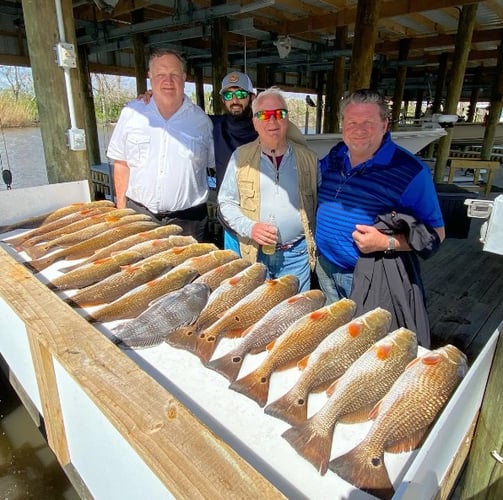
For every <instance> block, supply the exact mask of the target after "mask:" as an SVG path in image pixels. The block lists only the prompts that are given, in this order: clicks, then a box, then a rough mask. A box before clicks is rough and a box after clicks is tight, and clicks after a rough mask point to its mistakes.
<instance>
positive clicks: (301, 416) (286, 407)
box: [264, 391, 307, 425]
mask: <svg viewBox="0 0 503 500" xmlns="http://www.w3.org/2000/svg"><path fill="white" fill-rule="evenodd" d="M264 412H265V413H267V414H268V415H271V416H272V417H276V418H279V419H281V420H284V421H285V422H287V423H289V424H290V425H298V424H300V423H302V422H304V421H305V420H306V418H307V397H300V396H298V395H297V394H296V392H294V391H289V392H287V393H286V394H285V395H284V396H281V397H280V398H279V399H277V400H276V401H273V402H272V403H271V404H270V405H268V406H266V407H265V409H264Z"/></svg>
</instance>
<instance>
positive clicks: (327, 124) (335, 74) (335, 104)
mask: <svg viewBox="0 0 503 500" xmlns="http://www.w3.org/2000/svg"><path fill="white" fill-rule="evenodd" d="M347 38H348V27H347V26H339V27H338V28H337V29H336V31H335V49H336V50H344V49H345V48H346V43H347ZM345 68H346V58H345V57H344V56H337V57H335V58H334V62H333V67H332V71H331V73H329V75H327V91H326V102H325V119H324V123H323V132H324V133H326V134H328V133H335V132H338V131H339V129H340V116H339V108H340V103H341V99H342V96H343V94H344V82H345V78H344V70H345Z"/></svg>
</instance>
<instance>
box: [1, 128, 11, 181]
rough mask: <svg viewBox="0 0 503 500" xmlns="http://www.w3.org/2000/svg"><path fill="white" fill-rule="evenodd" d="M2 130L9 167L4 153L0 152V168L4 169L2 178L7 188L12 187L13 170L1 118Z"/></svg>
mask: <svg viewBox="0 0 503 500" xmlns="http://www.w3.org/2000/svg"><path fill="white" fill-rule="evenodd" d="M0 130H1V131H2V140H3V145H4V148H5V159H6V160H7V168H4V166H3V158H2V153H1V152H0V168H1V169H2V179H3V181H4V183H5V185H6V186H7V189H12V172H11V170H10V165H9V154H8V152H7V141H6V140H5V135H4V132H3V123H2V119H1V118H0Z"/></svg>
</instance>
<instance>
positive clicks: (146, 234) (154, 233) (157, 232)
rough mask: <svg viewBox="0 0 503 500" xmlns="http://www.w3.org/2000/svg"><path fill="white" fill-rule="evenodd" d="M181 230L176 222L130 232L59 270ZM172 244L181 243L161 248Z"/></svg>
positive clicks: (68, 268)
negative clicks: (83, 258)
mask: <svg viewBox="0 0 503 500" xmlns="http://www.w3.org/2000/svg"><path fill="white" fill-rule="evenodd" d="M181 232H182V228H181V227H180V226H178V225H176V224H168V225H166V226H157V227H155V228H154V229H150V230H149V231H142V232H140V233H136V234H132V235H131V236H128V237H127V238H123V239H122V240H119V241H116V242H115V243H112V244H111V245H107V246H106V247H104V248H100V249H99V250H97V251H96V252H94V253H93V254H92V255H91V256H90V257H88V258H87V259H85V260H83V261H82V262H79V263H78V264H76V265H74V266H69V267H66V268H64V269H60V271H61V272H68V271H71V270H73V269H75V268H77V267H79V266H82V265H84V264H88V263H90V262H94V261H95V260H98V259H104V258H106V257H110V256H111V255H112V254H113V253H116V252H122V251H123V250H130V249H131V248H132V247H133V246H135V245H139V244H141V243H145V242H148V241H155V240H164V239H167V238H169V237H170V236H175V235H179V234H180V233H181ZM182 238H188V240H187V241H189V240H190V241H189V242H190V243H196V239H195V238H193V237H192V236H183V237H182ZM172 241H173V240H172ZM187 244H188V243H187ZM174 246H181V244H180V243H174V242H173V244H172V245H171V246H169V247H166V248H163V250H167V249H168V248H172V247H174ZM144 257H147V255H144Z"/></svg>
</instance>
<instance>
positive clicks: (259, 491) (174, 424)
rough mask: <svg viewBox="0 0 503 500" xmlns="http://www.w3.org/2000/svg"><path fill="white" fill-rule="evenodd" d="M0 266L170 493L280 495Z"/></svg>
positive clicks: (68, 313) (40, 336)
mask: <svg viewBox="0 0 503 500" xmlns="http://www.w3.org/2000/svg"><path fill="white" fill-rule="evenodd" d="M39 1H40V0H37V3H38V2H39ZM0 270H1V274H2V280H0V297H1V298H2V300H4V301H5V302H6V303H7V304H8V305H9V307H10V308H11V309H12V311H13V312H14V313H15V314H16V315H17V316H18V317H19V318H20V320H21V321H23V322H24V324H25V325H26V328H27V329H28V330H29V332H30V335H31V336H32V337H33V338H34V340H35V342H36V343H37V344H38V345H40V346H42V347H43V349H45V350H46V351H47V352H49V353H50V354H51V356H52V357H53V358H54V359H55V360H57V362H58V363H59V365H61V368H62V369H63V370H65V371H66V372H67V373H68V374H69V376H70V377H72V378H73V379H74V380H75V383H76V384H78V385H79V386H80V388H81V389H82V390H83V391H84V393H85V394H86V396H87V397H88V398H89V399H90V400H91V401H92V402H94V404H95V405H96V407H97V410H98V411H100V412H101V413H103V414H104V415H105V417H106V418H107V419H108V421H109V422H110V423H111V425H113V426H114V427H115V428H116V429H117V431H118V432H119V433H120V434H121V435H122V436H123V437H124V439H125V440H127V442H128V443H129V444H130V445H131V447H132V448H133V449H134V450H135V451H136V452H137V453H138V454H139V456H140V457H141V459H142V460H143V461H144V462H145V464H146V465H147V466H148V467H149V468H150V469H151V470H152V471H153V473H154V474H156V475H157V476H158V477H159V479H160V480H161V481H162V482H163V484H165V485H166V488H167V489H168V490H169V492H170V493H171V495H172V496H174V497H175V498H201V497H204V498H207V499H221V498H268V499H269V498H271V499H275V498H278V499H280V498H285V497H284V495H283V494H282V493H280V492H279V491H278V490H277V488H276V487H274V486H273V485H272V484H271V483H270V482H269V481H268V480H267V479H265V478H264V476H262V475H261V474H260V473H259V472H258V471H257V470H256V469H254V468H253V467H252V466H251V465H250V464H248V463H247V462H246V461H245V460H244V459H243V458H242V457H241V456H240V455H239V454H238V453H237V452H236V451H234V450H233V449H232V448H231V447H230V446H229V445H228V444H227V443H225V442H224V441H223V439H221V438H220V437H218V436H217V435H215V434H214V433H213V432H212V431H211V430H210V429H209V428H208V427H206V426H205V425H204V424H203V423H202V422H201V421H200V420H198V419H197V418H196V416H195V415H194V414H193V413H192V412H191V411H190V410H189V409H187V408H185V407H184V406H183V404H182V403H181V402H180V401H179V400H178V399H176V397H175V396H173V395H172V394H170V393H169V392H168V391H167V390H166V389H164V388H163V387H162V386H161V385H160V384H159V383H158V382H157V381H156V380H154V378H153V377H152V376H151V375H149V374H148V373H147V372H146V371H144V370H143V369H142V368H141V367H140V366H139V365H138V364H137V363H136V362H135V361H133V360H132V359H131V358H129V357H128V356H126V355H125V354H124V353H123V352H121V351H120V349H119V348H118V347H117V346H116V345H114V344H112V343H111V342H110V341H109V340H108V339H107V338H106V336H104V335H103V333H101V332H100V331H98V330H97V329H96V328H95V327H93V326H92V325H90V324H89V323H88V322H87V321H86V320H85V319H84V318H83V317H82V316H80V315H78V314H77V313H76V312H75V311H73V310H72V309H71V307H69V306H68V305H67V304H65V303H64V302H62V301H61V299H60V298H59V297H58V296H57V295H55V294H54V293H52V292H50V291H49V290H48V288H47V287H46V286H45V285H44V284H43V283H42V282H41V281H39V280H38V279H37V278H35V277H34V276H33V275H32V274H31V273H30V272H29V271H28V270H27V269H26V267H25V266H23V265H22V264H21V263H19V262H17V261H15V260H14V259H13V258H12V257H11V256H10V255H9V254H8V253H7V252H6V251H5V250H4V249H1V248H0Z"/></svg>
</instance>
